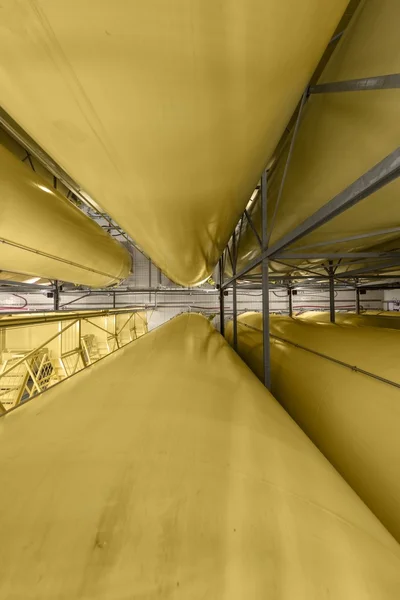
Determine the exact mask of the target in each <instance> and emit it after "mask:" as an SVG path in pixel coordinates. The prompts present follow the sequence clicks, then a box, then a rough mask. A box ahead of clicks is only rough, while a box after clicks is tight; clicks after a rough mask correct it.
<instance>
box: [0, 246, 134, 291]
mask: <svg viewBox="0 0 400 600" xmlns="http://www.w3.org/2000/svg"><path fill="white" fill-rule="evenodd" d="M0 243H1V244H8V245H9V246H14V247H15V248H19V249H20V250H25V251H26V252H32V253H33V254H39V255H40V256H44V257H46V258H51V259H52V260H57V261H58V262H62V263H65V264H67V265H71V266H73V267H77V268H78V269H83V270H85V271H91V272H92V273H97V274H98V275H104V276H105V277H110V278H111V279H117V280H119V281H123V280H122V279H121V278H120V277H117V276H116V275H111V274H110V273H104V272H103V271H98V270H97V269H92V268H91V267H86V266H85V265H81V264H79V263H75V262H73V261H71V260H67V259H66V258H61V257H60V256H54V255H53V254H48V253H47V252H42V251H41V250H36V249H35V248H30V247H29V246H24V245H23V244H17V243H16V242H12V241H11V240H6V239H5V238H0Z"/></svg>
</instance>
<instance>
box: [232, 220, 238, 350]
mask: <svg viewBox="0 0 400 600" xmlns="http://www.w3.org/2000/svg"><path fill="white" fill-rule="evenodd" d="M232 259H233V260H232V275H233V276H235V275H236V259H237V248H236V231H234V232H233V234H232ZM232 309H233V348H234V350H237V280H236V279H234V281H233V284H232Z"/></svg>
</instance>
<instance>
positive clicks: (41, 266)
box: [0, 146, 131, 287]
mask: <svg viewBox="0 0 400 600" xmlns="http://www.w3.org/2000/svg"><path fill="white" fill-rule="evenodd" d="M0 196H1V200H0V267H1V268H2V269H4V270H7V271H11V272H12V271H15V272H17V273H26V275H27V276H26V277H25V279H29V276H39V277H45V278H49V279H60V280H62V281H70V282H72V283H79V284H85V285H89V286H93V287H102V286H107V285H111V284H113V283H118V282H119V281H120V280H121V279H124V278H125V277H127V276H128V275H129V272H130V266H131V258H130V255H129V253H128V252H127V250H125V248H123V247H122V246H121V245H120V244H118V243H117V242H116V241H114V240H113V239H112V238H111V236H109V235H108V234H107V233H106V232H105V231H103V229H102V228H101V227H100V226H99V225H97V224H96V223H94V221H92V220H91V219H90V218H89V217H87V216H86V215H84V214H83V212H82V211H80V210H79V209H78V208H76V207H75V206H73V205H72V203H71V202H69V201H68V200H67V199H66V198H65V197H64V196H62V195H61V194H60V193H58V192H57V191H56V190H54V189H52V188H51V187H49V184H48V182H47V181H46V180H44V179H42V178H41V177H40V176H39V175H36V174H35V172H34V171H32V169H30V168H29V167H28V166H27V165H24V164H23V163H22V162H20V161H18V159H17V158H15V157H14V156H13V155H12V154H11V153H10V152H9V151H8V150H6V149H5V148H4V147H2V146H0Z"/></svg>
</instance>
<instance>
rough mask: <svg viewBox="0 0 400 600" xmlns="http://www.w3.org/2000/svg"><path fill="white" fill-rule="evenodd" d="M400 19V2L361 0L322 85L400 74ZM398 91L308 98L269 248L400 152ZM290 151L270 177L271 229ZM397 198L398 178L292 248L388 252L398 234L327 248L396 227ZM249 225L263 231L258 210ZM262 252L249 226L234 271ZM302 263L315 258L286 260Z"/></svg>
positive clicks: (278, 268) (277, 267)
mask: <svg viewBox="0 0 400 600" xmlns="http://www.w3.org/2000/svg"><path fill="white" fill-rule="evenodd" d="M399 20H400V2H397V0H362V1H361V3H360V6H359V8H358V9H357V11H356V13H355V15H354V16H353V18H352V21H351V23H350V25H349V27H348V28H347V29H346V31H345V33H344V35H343V37H342V39H341V40H340V42H339V43H338V46H337V47H336V49H335V51H334V53H333V54H332V56H331V58H330V60H329V62H328V64H327V66H326V67H325V69H324V71H323V73H322V76H321V77H320V80H319V83H328V82H335V81H343V80H349V79H357V78H363V77H371V76H372V77H373V76H377V75H386V74H391V73H399V72H400V41H399V35H398V23H399ZM366 40H368V43H366ZM399 93H400V92H399V90H398V89H392V90H391V89H385V90H374V91H368V92H344V93H329V94H328V93H326V94H316V95H311V96H310V98H309V100H308V101H307V103H306V105H305V108H304V112H303V115H302V119H301V123H300V127H299V130H298V135H297V138H296V141H295V144H294V151H293V155H292V159H291V163H290V167H289V170H288V174H287V178H286V182H285V186H284V189H283V195H282V198H281V202H280V204H279V208H278V210H277V213H276V220H275V223H274V226H273V231H272V233H271V238H270V242H271V244H273V243H274V242H276V241H278V240H279V239H280V238H282V237H283V236H284V235H285V234H286V233H288V232H289V231H291V230H293V229H294V228H295V227H296V226H298V225H299V224H300V223H302V222H303V221H304V220H305V219H306V218H307V217H309V216H311V215H312V214H313V213H314V212H316V211H317V210H318V209H319V208H320V207H321V206H323V205H324V204H325V203H327V202H328V201H329V200H331V199H332V198H334V196H336V195H337V194H338V193H340V192H341V191H342V190H344V189H345V188H346V187H347V186H349V185H350V184H351V183H353V182H354V181H355V180H357V179H358V178H359V177H361V176H362V175H363V174H364V173H366V172H367V171H368V170H369V169H371V168H372V167H373V166H374V165H376V164H377V163H379V162H380V161H381V160H382V159H384V158H385V157H386V156H388V155H389V154H390V153H391V152H393V151H394V150H395V149H396V148H397V147H398V145H399V139H400V102H399ZM287 150H288V145H287V148H286V151H285V152H283V154H282V156H281V158H280V160H279V161H278V163H277V164H276V165H275V167H274V168H273V170H272V172H271V176H270V181H269V185H268V203H269V209H268V210H269V218H268V223H269V225H271V222H272V214H273V212H274V209H275V203H276V199H277V195H278V190H279V187H280V182H281V178H282V174H283V169H284V165H285V161H286V156H287ZM399 193H400V180H396V181H394V182H392V183H390V184H389V185H387V186H385V187H383V188H381V189H380V190H379V191H377V192H376V193H374V194H373V195H372V196H370V197H369V198H367V199H364V200H362V201H361V202H359V203H358V204H357V205H356V206H354V207H353V208H351V209H350V210H349V211H347V212H345V213H343V214H342V215H340V216H338V217H336V218H335V219H333V220H331V221H330V222H329V223H326V224H325V225H323V226H322V227H320V228H319V229H317V230H315V231H314V232H313V233H311V234H309V235H307V236H306V237H304V238H303V239H301V240H299V241H298V242H296V243H295V244H293V245H292V246H291V248H293V249H296V250H297V249H299V248H301V247H304V248H307V252H308V253H310V252H312V248H311V247H312V245H313V244H320V243H321V244H322V245H321V246H319V247H317V248H315V251H316V252H324V251H325V250H328V249H329V250H330V251H331V252H332V251H336V250H340V251H347V250H348V251H352V250H361V249H363V248H367V247H371V246H375V245H377V244H378V245H379V249H380V250H382V249H384V248H385V243H384V242H387V243H388V244H389V246H388V247H389V248H390V247H391V244H390V243H389V241H390V240H391V238H393V237H397V236H398V232H397V233H391V234H387V235H385V236H382V235H381V236H374V237H370V238H362V239H357V240H352V241H348V242H341V243H340V244H339V243H338V244H334V245H329V242H330V241H333V240H337V239H342V238H345V237H348V236H353V235H363V234H366V233H373V232H375V231H377V230H381V229H386V228H393V227H397V226H398V223H399V220H400V208H399V206H400V205H399V203H398V202H397V198H398V196H399ZM253 220H254V223H255V225H256V227H257V229H258V231H259V232H260V231H261V215H260V207H259V206H258V207H257V208H256V209H255V211H254V214H253ZM324 242H326V245H324V244H323V243H324ZM398 246H399V244H397V247H398ZM259 253H260V250H259V245H258V242H257V240H256V238H255V236H254V234H253V232H252V230H251V229H250V228H247V229H246V230H245V231H244V233H243V235H242V244H241V248H240V249H239V262H238V268H241V267H244V266H245V265H246V264H247V262H248V261H249V260H250V259H251V258H254V257H255V256H257V255H259ZM286 262H289V261H286ZM306 262H312V261H303V262H302V263H301V262H300V261H298V262H297V263H293V261H290V263H291V264H292V263H293V264H297V268H299V267H300V265H301V264H303V265H305V264H306ZM359 266H362V265H359ZM271 268H272V269H273V270H274V271H285V270H288V268H287V267H285V266H283V265H281V264H278V263H277V262H272V263H271ZM351 268H353V269H356V268H358V265H357V264H355V263H354V264H352V266H351ZM289 270H290V269H289ZM343 270H345V267H343V266H342V265H341V266H340V267H339V269H338V272H339V271H343Z"/></svg>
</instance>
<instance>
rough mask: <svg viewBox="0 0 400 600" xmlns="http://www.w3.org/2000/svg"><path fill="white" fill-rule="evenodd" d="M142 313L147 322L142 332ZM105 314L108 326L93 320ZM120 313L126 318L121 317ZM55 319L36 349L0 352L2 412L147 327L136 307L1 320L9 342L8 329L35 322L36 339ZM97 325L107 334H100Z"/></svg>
mask: <svg viewBox="0 0 400 600" xmlns="http://www.w3.org/2000/svg"><path fill="white" fill-rule="evenodd" d="M136 316H137V317H138V319H140V320H141V321H142V326H141V328H140V331H139V333H138V331H137V328H136V322H135V317H136ZM99 317H100V318H101V323H102V325H99V323H95V322H94V321H93V319H99ZM118 317H122V319H121V318H120V319H119V321H120V322H118V321H117V318H118ZM121 320H122V322H121ZM51 323H53V325H54V329H55V330H56V331H55V333H54V334H53V335H52V336H50V337H47V338H46V339H45V340H44V341H41V342H40V343H36V344H35V345H34V347H33V348H32V349H31V350H22V351H21V350H10V349H8V350H6V351H5V352H4V351H3V353H4V356H5V358H4V360H3V361H1V357H2V354H0V415H2V414H4V413H5V412H7V411H8V410H11V409H12V408H15V407H16V406H18V405H19V404H21V403H23V402H26V401H27V400H30V399H31V398H33V397H34V396H36V395H37V394H40V393H42V392H44V391H45V390H46V389H48V388H49V387H51V386H53V385H55V384H57V383H60V382H61V381H63V380H65V379H68V378H69V377H71V376H72V375H74V374H75V373H77V372H78V371H81V370H82V369H84V368H86V367H88V366H90V365H91V364H93V363H94V362H97V361H98V360H100V359H101V358H103V357H104V356H107V355H108V354H111V353H112V352H115V351H116V350H119V349H120V348H121V347H122V346H125V345H126V344H127V343H129V342H131V341H133V340H134V339H136V338H137V337H139V336H140V335H142V334H143V333H145V332H146V331H147V320H146V319H145V318H144V316H143V315H142V314H140V313H138V312H137V311H133V310H132V309H131V310H115V311H91V312H82V311H80V312H74V313H69V314H68V313H65V314H63V313H62V312H58V313H51V314H49V315H46V314H44V315H34V314H32V315H24V316H23V317H22V318H21V317H20V316H19V317H17V316H16V317H9V318H7V319H6V320H4V321H0V333H1V334H3V336H4V337H3V342H4V343H5V344H6V345H7V343H8V342H7V332H10V331H11V330H18V329H19V330H21V329H23V330H25V328H26V327H33V328H34V332H36V338H37V339H40V338H41V339H43V337H42V333H41V329H40V326H41V325H46V326H47V325H48V324H51ZM103 325H104V326H103ZM89 326H90V327H89ZM93 327H94V328H95V329H94V331H95V330H96V329H98V330H99V331H101V333H102V335H101V336H97V335H95V334H94V333H93ZM12 339H14V338H13V337H12ZM14 344H15V342H14ZM7 347H8V346H7ZM55 347H57V351H56V350H55Z"/></svg>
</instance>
